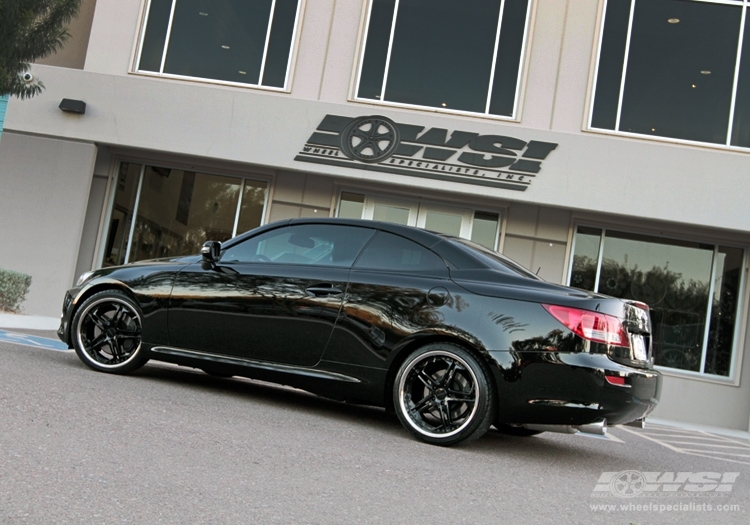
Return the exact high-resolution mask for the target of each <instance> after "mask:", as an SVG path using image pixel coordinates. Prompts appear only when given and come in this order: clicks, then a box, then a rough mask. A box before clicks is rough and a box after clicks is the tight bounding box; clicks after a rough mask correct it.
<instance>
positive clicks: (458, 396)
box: [446, 391, 477, 405]
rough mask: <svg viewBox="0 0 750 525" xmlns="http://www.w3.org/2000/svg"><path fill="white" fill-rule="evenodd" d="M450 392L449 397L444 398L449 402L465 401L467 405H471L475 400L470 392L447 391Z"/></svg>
mask: <svg viewBox="0 0 750 525" xmlns="http://www.w3.org/2000/svg"><path fill="white" fill-rule="evenodd" d="M448 393H449V394H450V396H449V397H447V398H446V400H447V401H448V402H449V403H466V404H468V405H473V404H474V403H476V402H477V400H476V399H475V398H474V396H473V395H472V394H466V393H464V392H451V391H448Z"/></svg>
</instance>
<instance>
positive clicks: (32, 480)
mask: <svg viewBox="0 0 750 525" xmlns="http://www.w3.org/2000/svg"><path fill="white" fill-rule="evenodd" d="M21 332H22V331H9V330H4V331H3V330H0V359H1V360H2V361H1V362H2V368H1V370H2V378H3V380H2V383H0V385H1V386H0V398H1V399H0V428H2V431H1V432H0V523H404V524H407V523H408V524H412V523H432V522H441V523H442V522H445V523H498V522H510V523H532V522H533V523H627V524H629V523H635V524H641V523H681V524H685V523H710V522H715V523H742V524H745V523H748V522H750V516H749V515H748V509H750V482H749V480H750V443H748V441H747V440H745V439H743V438H742V437H730V436H725V435H719V434H714V433H709V432H704V431H698V430H694V429H681V428H674V427H668V426H663V425H649V426H647V428H646V429H635V428H630V427H616V428H613V429H610V431H609V433H608V435H607V437H606V438H601V437H592V436H587V435H581V434H579V435H563V434H550V433H544V434H541V435H539V436H535V437H531V438H519V437H509V436H505V435H502V434H500V433H498V432H496V431H490V432H489V433H488V434H487V435H486V436H485V437H483V438H481V439H480V440H478V441H475V442H472V443H469V444H466V445H462V446H459V447H454V448H438V447H434V446H430V445H425V444H422V443H420V442H417V441H415V440H414V439H412V438H411V437H410V436H409V434H408V433H407V432H405V431H404V430H403V428H402V427H401V426H400V425H399V423H398V421H397V420H396V419H395V417H393V416H390V415H388V414H386V413H385V411H383V410H380V409H375V408H369V407H361V406H353V405H346V404H342V403H337V402H333V401H329V400H325V399H321V398H318V397H315V396H312V395H309V394H307V393H304V392H301V391H298V390H294V389H289V388H284V387H279V386H274V385H268V384H265V383H260V382H253V381H247V380H242V379H236V378H235V379H218V378H214V377H210V376H208V375H206V374H204V373H203V372H200V371H197V370H192V369H188V368H179V367H176V366H171V365H166V364H158V363H151V364H149V365H147V366H146V367H144V368H143V369H142V370H140V371H139V372H137V373H135V374H133V375H131V376H126V377H121V376H112V375H106V374H101V373H95V372H92V371H90V370H89V369H87V368H85V367H84V366H83V365H82V364H81V363H80V362H79V361H78V359H77V358H76V356H75V354H74V353H73V352H72V351H64V350H61V349H60V348H59V345H57V346H56V345H54V344H53V343H54V342H55V341H54V334H53V333H50V332H31V331H26V333H21ZM47 342H49V344H48V345H47Z"/></svg>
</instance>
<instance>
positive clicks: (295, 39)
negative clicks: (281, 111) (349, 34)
mask: <svg viewBox="0 0 750 525" xmlns="http://www.w3.org/2000/svg"><path fill="white" fill-rule="evenodd" d="M152 1H153V0H143V5H142V8H141V18H140V24H139V26H138V31H137V32H136V39H135V44H134V51H133V53H132V57H131V60H130V68H129V73H130V74H133V75H143V76H147V77H152V78H167V79H172V80H185V81H188V82H202V83H208V84H216V85H222V86H233V87H241V88H247V89H260V90H264V91H274V92H277V93H291V91H292V84H293V81H294V78H293V77H294V71H295V69H296V63H297V55H298V53H299V45H300V41H301V33H302V19H303V16H304V12H305V8H306V4H307V0H298V3H297V13H296V15H295V19H294V31H293V32H292V39H291V42H290V44H289V61H288V63H287V68H286V75H285V79H284V87H274V86H264V85H262V84H250V83H244V82H232V81H230V80H219V79H215V78H204V77H193V76H188V75H177V74H174V73H165V72H164V64H165V61H166V56H167V51H168V48H169V37H170V33H171V25H172V19H173V17H174V9H175V5H176V3H177V0H171V1H172V8H171V14H170V21H169V24H168V26H167V34H166V36H165V42H164V51H163V53H162V59H161V65H160V68H159V69H160V71H158V72H155V71H144V70H140V69H138V68H139V66H140V62H141V55H142V52H143V41H144V39H145V36H146V31H147V29H148V16H149V12H150V10H151V4H152ZM271 1H272V8H271V17H272V16H273V8H274V6H275V4H276V0H271ZM270 33H271V24H270V22H269V24H268V27H267V28H266V39H265V46H264V51H263V55H264V58H263V63H265V55H266V53H267V52H268V41H269V38H270ZM258 78H259V80H260V81H261V82H262V81H263V65H261V70H260V73H259V76H258Z"/></svg>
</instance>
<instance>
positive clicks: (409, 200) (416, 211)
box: [331, 186, 508, 253]
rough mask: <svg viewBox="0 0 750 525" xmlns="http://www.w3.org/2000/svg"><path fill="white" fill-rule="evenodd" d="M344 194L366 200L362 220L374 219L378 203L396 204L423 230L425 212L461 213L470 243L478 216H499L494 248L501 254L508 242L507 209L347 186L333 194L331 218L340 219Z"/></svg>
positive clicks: (463, 230) (363, 203)
mask: <svg viewBox="0 0 750 525" xmlns="http://www.w3.org/2000/svg"><path fill="white" fill-rule="evenodd" d="M344 193H349V194H356V195H362V196H364V200H363V202H362V213H361V215H360V217H359V218H360V219H364V220H374V219H373V211H374V207H375V204H378V203H384V204H394V205H401V206H405V207H408V208H409V209H410V214H409V221H408V223H407V225H408V226H413V227H416V228H422V229H424V226H420V224H422V225H424V223H425V212H426V211H429V210H434V211H438V212H448V213H450V212H453V213H456V214H459V213H460V214H462V215H463V216H464V219H466V217H467V216H470V220H469V222H468V224H462V227H461V230H462V231H461V233H462V234H463V233H467V235H468V237H462V238H464V239H466V240H468V241H472V234H473V231H474V220H475V218H476V214H477V213H488V214H492V215H497V231H496V232H495V244H494V247H493V248H492V249H493V250H494V251H496V252H498V253H501V249H502V246H503V242H504V240H505V221H506V218H507V215H508V213H507V208H506V207H498V208H491V207H488V206H467V205H466V204H465V203H456V202H445V201H438V200H432V199H430V200H425V199H422V198H416V199H415V198H413V197H407V196H404V195H398V194H385V193H380V192H377V191H370V190H369V189H364V188H352V187H349V186H346V187H339V188H337V190H336V192H335V193H334V195H335V203H334V205H333V206H332V207H331V210H332V215H331V216H332V217H339V213H340V211H341V202H342V195H343V194H344ZM467 214H468V215H467ZM412 222H413V224H412ZM472 242H475V241H472Z"/></svg>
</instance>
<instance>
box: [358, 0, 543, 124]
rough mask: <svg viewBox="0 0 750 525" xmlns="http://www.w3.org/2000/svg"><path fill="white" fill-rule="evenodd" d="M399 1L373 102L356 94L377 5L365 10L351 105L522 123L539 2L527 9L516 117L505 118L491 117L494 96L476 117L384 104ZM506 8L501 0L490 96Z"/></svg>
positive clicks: (371, 2) (454, 111) (469, 113)
mask: <svg viewBox="0 0 750 525" xmlns="http://www.w3.org/2000/svg"><path fill="white" fill-rule="evenodd" d="M399 2H400V0H395V6H394V17H393V22H392V25H391V31H390V34H389V43H388V53H387V56H386V66H385V71H384V72H383V87H382V89H381V94H380V96H381V99H380V100H373V99H369V98H359V97H358V96H357V91H358V89H359V84H360V81H361V75H362V67H363V65H364V58H365V51H366V48H367V37H368V33H369V30H370V16H371V13H372V8H373V5H374V3H375V0H367V5H366V7H365V9H363V10H362V20H361V22H360V32H359V42H358V48H357V49H358V51H357V54H356V62H355V67H354V71H353V75H352V79H351V83H350V90H349V97H348V100H349V101H350V102H356V103H359V104H371V105H374V106H385V107H397V108H404V109H414V110H421V111H430V112H433V113H444V114H449V115H462V116H468V117H483V118H489V119H493V120H502V121H506V122H521V112H522V107H523V102H524V92H525V89H524V87H525V85H526V79H527V75H528V71H529V61H530V55H531V53H530V52H529V49H530V47H531V39H532V36H533V35H532V32H533V30H532V28H533V25H534V24H533V22H534V19H535V14H536V4H537V0H528V9H527V10H526V20H525V26H524V35H523V42H522V44H521V52H520V58H519V61H518V72H517V74H516V91H515V98H514V102H513V114H512V115H511V116H505V115H495V114H492V113H489V107H490V104H491V96H488V98H487V101H486V103H485V112H484V113H477V112H473V111H466V110H459V109H450V108H439V107H434V106H421V105H416V104H407V103H403V102H393V101H387V100H382V96H383V94H384V93H385V87H386V84H387V79H388V66H389V64H390V56H391V49H392V45H393V33H394V29H395V24H396V19H397V18H398V13H397V11H398V5H399ZM504 7H505V0H501V8H500V15H499V17H498V22H499V23H498V27H497V33H496V37H495V47H494V50H493V61H492V66H491V74H490V81H489V85H488V94H491V93H492V87H493V83H494V79H495V66H496V58H497V50H498V47H499V42H500V35H501V32H502V18H503V14H504Z"/></svg>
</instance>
